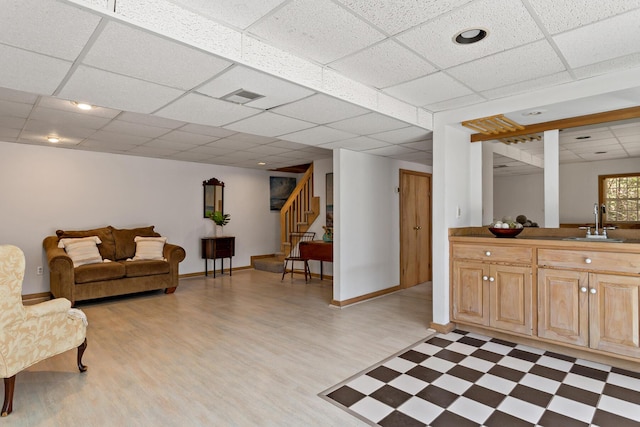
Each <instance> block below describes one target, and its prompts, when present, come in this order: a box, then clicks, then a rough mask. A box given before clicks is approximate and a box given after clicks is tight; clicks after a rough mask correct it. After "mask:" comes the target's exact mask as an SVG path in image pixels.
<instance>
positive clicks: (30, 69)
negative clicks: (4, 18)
mask: <svg viewBox="0 0 640 427" xmlns="http://www.w3.org/2000/svg"><path fill="white" fill-rule="evenodd" d="M0 58H2V67H0V86H4V87H10V88H12V89H15V90H23V91H25V92H31V93H36V94H43V95H52V94H53V93H54V91H55V90H56V88H57V87H58V85H59V84H60V82H61V81H62V79H64V76H65V75H66V74H67V72H68V71H69V69H70V68H71V63H70V62H66V61H63V60H61V59H56V58H52V57H50V56H45V55H40V54H37V53H32V52H27V51H25V50H21V49H16V48H14V47H10V46H5V45H3V44H0Z"/></svg>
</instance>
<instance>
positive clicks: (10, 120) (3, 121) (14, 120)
mask: <svg viewBox="0 0 640 427" xmlns="http://www.w3.org/2000/svg"><path fill="white" fill-rule="evenodd" d="M25 123H27V119H23V118H22V117H9V116H3V115H2V112H0V129H2V128H9V129H17V130H20V129H22V127H23V126H24V125H25Z"/></svg>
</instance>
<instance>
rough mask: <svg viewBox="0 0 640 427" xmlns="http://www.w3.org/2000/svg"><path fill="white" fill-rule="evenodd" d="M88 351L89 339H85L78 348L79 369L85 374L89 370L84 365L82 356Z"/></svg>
mask: <svg viewBox="0 0 640 427" xmlns="http://www.w3.org/2000/svg"><path fill="white" fill-rule="evenodd" d="M86 349H87V339H86V338H85V339H84V341H83V342H82V344H80V345H79V346H78V369H80V372H84V371H86V370H87V366H86V365H83V364H82V355H84V351H85V350H86Z"/></svg>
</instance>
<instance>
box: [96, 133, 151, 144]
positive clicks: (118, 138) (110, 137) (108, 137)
mask: <svg viewBox="0 0 640 427" xmlns="http://www.w3.org/2000/svg"><path fill="white" fill-rule="evenodd" d="M127 130H128V129H122V131H124V132H126V131H127ZM152 138H153V137H152V136H139V135H132V134H129V133H118V132H109V131H106V130H99V131H97V132H96V133H94V134H93V135H91V137H90V138H89V139H90V140H92V141H94V142H105V143H110V142H114V143H115V142H117V143H122V144H126V145H142V144H144V143H145V142H149V141H150V140H151V139H152Z"/></svg>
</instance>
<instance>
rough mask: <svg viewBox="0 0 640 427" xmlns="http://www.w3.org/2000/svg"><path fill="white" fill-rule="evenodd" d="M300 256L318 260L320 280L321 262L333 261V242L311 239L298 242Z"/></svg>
mask: <svg viewBox="0 0 640 427" xmlns="http://www.w3.org/2000/svg"><path fill="white" fill-rule="evenodd" d="M299 247H300V257H301V258H306V259H314V260H317V261H320V280H322V262H323V261H327V262H333V242H325V241H324V240H312V241H310V242H300V246H299Z"/></svg>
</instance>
